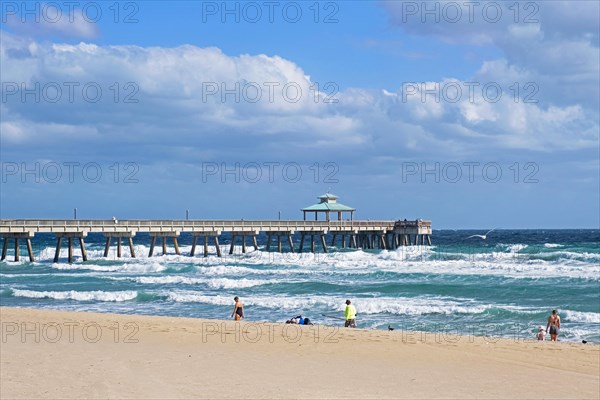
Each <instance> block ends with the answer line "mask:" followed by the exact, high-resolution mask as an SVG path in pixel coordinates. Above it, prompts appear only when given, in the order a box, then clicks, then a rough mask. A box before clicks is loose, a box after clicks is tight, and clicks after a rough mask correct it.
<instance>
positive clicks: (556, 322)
mask: <svg viewBox="0 0 600 400" xmlns="http://www.w3.org/2000/svg"><path fill="white" fill-rule="evenodd" d="M548 328H550V340H551V341H553V342H556V340H557V339H558V331H559V330H560V317H559V316H558V312H557V311H556V310H552V315H550V316H549V317H548V324H547V325H546V333H548Z"/></svg>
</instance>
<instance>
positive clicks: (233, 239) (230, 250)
mask: <svg viewBox="0 0 600 400" xmlns="http://www.w3.org/2000/svg"><path fill="white" fill-rule="evenodd" d="M234 243H235V235H231V246H230V247H229V254H233V246H234Z"/></svg>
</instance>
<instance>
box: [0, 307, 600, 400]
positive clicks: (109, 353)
mask: <svg viewBox="0 0 600 400" xmlns="http://www.w3.org/2000/svg"><path fill="white" fill-rule="evenodd" d="M0 319H1V322H2V343H1V349H0V361H1V365H0V383H1V385H0V386H1V389H0V397H1V398H2V399H16V398H18V399H24V398H27V399H34V398H46V399H50V398H51V399H58V398H61V399H63V398H70V399H83V398H113V399H121V398H128V399H132V398H139V399H158V398H160V399H164V398H169V399H179V398H211V399H220V398H235V399H243V398H250V399H296V398H302V399H353V398H359V399H404V398H413V399H415V398H418V399H448V398H452V399H470V398H477V399H509V398H518V399H543V398H548V399H598V398H600V378H599V375H600V346H598V345H590V344H585V345H583V344H574V343H560V342H559V343H550V342H536V341H529V340H527V341H523V340H520V341H516V340H512V339H490V338H488V340H486V339H484V338H481V337H478V338H473V337H467V336H461V337H457V336H453V337H441V336H439V335H438V336H436V335H434V334H427V335H424V334H421V333H416V332H399V331H393V332H388V331H374V330H360V329H344V328H332V327H325V326H313V327H299V326H293V325H284V324H263V323H252V322H242V323H235V322H233V321H226V322H225V321H216V320H201V319H190V318H171V317H154V316H138V315H114V314H97V313H80V312H65V311H49V310H33V309H17V308H7V307H2V308H0Z"/></svg>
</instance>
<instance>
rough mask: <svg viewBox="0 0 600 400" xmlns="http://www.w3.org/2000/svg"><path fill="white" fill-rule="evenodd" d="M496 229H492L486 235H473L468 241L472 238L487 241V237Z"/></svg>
mask: <svg viewBox="0 0 600 400" xmlns="http://www.w3.org/2000/svg"><path fill="white" fill-rule="evenodd" d="M495 229H496V228H494V229H490V230H489V231H487V232H486V233H485V235H471V236H469V237H468V238H467V239H471V238H472V237H478V238H481V239H483V240H485V239H487V235H489V234H490V232H493V231H494V230H495Z"/></svg>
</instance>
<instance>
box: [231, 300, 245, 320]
mask: <svg viewBox="0 0 600 400" xmlns="http://www.w3.org/2000/svg"><path fill="white" fill-rule="evenodd" d="M233 300H234V301H235V306H233V312H232V313H231V316H232V317H234V318H233V319H234V320H236V321H239V320H240V319H242V318H246V316H245V315H244V304H243V303H242V302H241V301H240V298H239V297H237V296H235V297H234V298H233Z"/></svg>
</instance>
